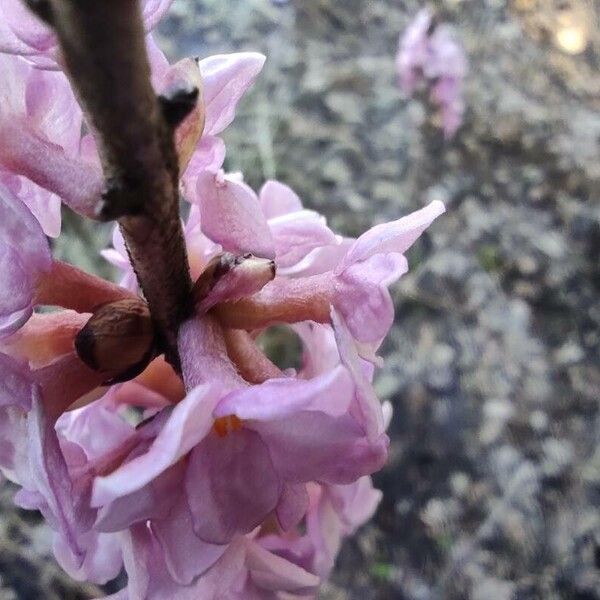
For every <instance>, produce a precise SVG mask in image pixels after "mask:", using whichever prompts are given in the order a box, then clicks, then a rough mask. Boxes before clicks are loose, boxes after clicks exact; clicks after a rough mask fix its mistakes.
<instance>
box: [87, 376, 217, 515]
mask: <svg viewBox="0 0 600 600" xmlns="http://www.w3.org/2000/svg"><path fill="white" fill-rule="evenodd" d="M220 392H221V390H220V388H219V387H218V386H215V385H206V386H201V387H198V388H196V389H194V390H193V391H191V392H190V393H189V394H188V395H187V397H186V398H185V399H184V400H182V401H181V402H180V403H179V404H178V405H177V406H175V407H174V408H173V409H172V412H171V414H170V416H169V418H168V419H167V421H166V423H165V425H164V427H163V428H162V429H161V431H160V433H159V434H158V436H157V438H156V439H155V440H154V442H153V443H152V445H151V446H150V448H149V449H148V451H147V452H145V453H144V454H142V455H141V456H137V457H136V458H134V459H132V460H130V461H129V462H127V463H125V464H124V465H122V466H121V467H119V468H118V469H117V470H116V471H113V472H112V473H110V474H109V475H106V476H104V477H97V478H96V480H95V481H94V487H93V493H92V505H93V506H101V505H103V504H107V503H108V502H111V501H112V500H114V499H116V498H119V497H121V496H125V495H126V494H130V493H131V492H134V491H136V490H139V489H140V488H142V487H143V486H144V485H146V484H147V483H149V482H150V481H151V480H152V479H154V478H155V477H156V476H158V475H159V474H160V473H162V472H163V471H165V470H166V469H167V468H168V467H170V466H171V465H172V464H174V463H176V462H177V461H178V460H179V459H180V458H181V457H183V456H185V455H186V454H187V453H188V452H189V451H190V450H191V449H192V448H193V447H194V446H196V444H198V443H199V442H200V441H201V440H202V439H203V438H204V437H205V436H206V434H207V433H208V432H209V431H210V428H211V427H212V424H213V419H212V411H213V409H214V406H215V405H216V403H217V401H218V400H219V398H220ZM165 410H168V409H165Z"/></svg>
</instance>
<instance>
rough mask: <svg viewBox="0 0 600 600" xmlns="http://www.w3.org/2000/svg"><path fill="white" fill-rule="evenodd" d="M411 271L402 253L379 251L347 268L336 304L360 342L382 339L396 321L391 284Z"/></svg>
mask: <svg viewBox="0 0 600 600" xmlns="http://www.w3.org/2000/svg"><path fill="white" fill-rule="evenodd" d="M407 271H408V263H407V261H406V258H404V256H402V255H401V254H379V255H375V256H371V257H370V258H368V259H367V260H365V261H363V262H359V263H357V264H355V265H351V266H350V267H348V268H346V269H345V270H344V271H343V272H342V273H341V275H339V276H338V277H337V279H336V284H335V298H334V302H333V304H334V306H335V307H336V309H337V310H338V311H339V312H340V313H341V314H342V315H343V317H344V319H345V321H346V323H347V324H348V327H349V329H350V331H351V332H352V335H353V336H354V337H355V338H356V339H357V340H358V341H360V342H379V341H380V340H382V339H383V338H384V337H385V336H386V334H387V332H388V331H389V329H390V327H391V326H392V323H393V321H394V303H393V302H392V298H391V297H390V293H389V291H388V289H387V288H388V286H389V285H390V284H391V283H392V282H394V281H396V280H397V279H399V278H400V277H401V276H402V275H404V273H406V272H407Z"/></svg>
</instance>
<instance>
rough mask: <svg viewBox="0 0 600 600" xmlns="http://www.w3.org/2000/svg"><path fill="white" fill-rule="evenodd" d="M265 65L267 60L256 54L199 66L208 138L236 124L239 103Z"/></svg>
mask: <svg viewBox="0 0 600 600" xmlns="http://www.w3.org/2000/svg"><path fill="white" fill-rule="evenodd" d="M264 63H265V57H264V56H263V55H262V54H258V53H256V52H240V53H237V54H219V55H217V56H209V57H208V58H205V59H203V60H201V61H200V62H199V65H200V72H201V73H202V81H203V83H204V103H205V109H206V122H205V126H204V133H205V135H217V134H219V133H221V131H223V130H224V129H225V128H226V127H227V126H228V125H229V124H230V123H231V122H232V121H233V119H234V117H235V109H236V106H237V103H238V102H239V100H240V98H241V97H242V96H243V95H244V93H245V92H246V90H247V89H248V88H249V87H250V86H251V85H252V84H253V83H254V80H255V79H256V77H257V76H258V74H259V73H260V71H261V70H262V67H263V65H264Z"/></svg>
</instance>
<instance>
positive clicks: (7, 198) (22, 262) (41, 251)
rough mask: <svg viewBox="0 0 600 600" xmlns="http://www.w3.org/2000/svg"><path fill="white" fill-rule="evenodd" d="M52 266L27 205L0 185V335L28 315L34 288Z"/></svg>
mask: <svg viewBox="0 0 600 600" xmlns="http://www.w3.org/2000/svg"><path fill="white" fill-rule="evenodd" d="M51 266H52V257H51V254H50V248H49V246H48V240H47V239H46V236H45V235H44V232H43V231H42V228H41V227H40V225H39V223H38V221H37V220H36V219H35V218H34V216H33V215H32V214H31V212H30V211H29V209H28V208H27V207H26V206H25V204H23V203H22V202H21V201H20V200H19V199H18V198H16V197H15V196H14V195H13V194H11V193H10V192H9V191H8V190H7V189H6V188H2V187H0V276H1V278H2V286H0V336H3V335H8V334H11V333H13V332H14V331H16V330H17V329H18V328H19V327H20V326H22V325H23V324H24V322H25V321H27V319H28V318H29V317H30V316H31V314H32V312H33V306H34V302H35V289H36V286H37V283H38V281H39V280H40V278H41V277H42V275H43V274H44V273H46V272H48V271H50V268H51Z"/></svg>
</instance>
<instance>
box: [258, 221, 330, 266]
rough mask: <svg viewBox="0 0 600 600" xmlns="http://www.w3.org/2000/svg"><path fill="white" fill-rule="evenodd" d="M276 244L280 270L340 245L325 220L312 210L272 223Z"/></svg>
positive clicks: (270, 225)
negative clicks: (307, 256) (319, 249)
mask: <svg viewBox="0 0 600 600" xmlns="http://www.w3.org/2000/svg"><path fill="white" fill-rule="evenodd" d="M268 223H269V228H270V229H271V234H272V236H273V241H274V244H275V252H276V261H277V266H278V267H281V268H284V269H285V268H288V267H292V266H293V265H295V264H297V263H298V262H299V261H300V260H302V259H303V258H304V257H305V256H306V255H307V254H308V253H309V252H311V251H312V250H314V249H315V248H320V247H321V246H331V245H333V244H335V243H336V236H335V234H334V233H333V231H331V229H329V227H327V224H326V222H325V218H324V217H322V216H321V215H319V214H318V213H316V212H314V211H312V210H301V211H298V212H294V213H288V214H286V215H281V216H279V217H274V218H272V219H270V220H269V222H268Z"/></svg>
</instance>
